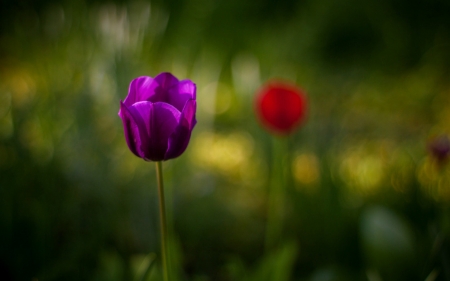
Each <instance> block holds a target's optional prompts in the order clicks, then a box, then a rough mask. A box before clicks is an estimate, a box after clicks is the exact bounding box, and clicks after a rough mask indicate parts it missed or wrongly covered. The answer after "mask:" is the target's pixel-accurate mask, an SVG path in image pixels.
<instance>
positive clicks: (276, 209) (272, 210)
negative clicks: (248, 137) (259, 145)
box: [264, 137, 287, 252]
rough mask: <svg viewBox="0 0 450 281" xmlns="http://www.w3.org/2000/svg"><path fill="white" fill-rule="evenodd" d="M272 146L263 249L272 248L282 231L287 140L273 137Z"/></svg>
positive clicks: (267, 250) (268, 249)
mask: <svg viewBox="0 0 450 281" xmlns="http://www.w3.org/2000/svg"><path fill="white" fill-rule="evenodd" d="M272 141H273V148H272V167H271V171H272V173H271V175H270V181H269V191H268V194H267V224H266V234H265V241H264V242H265V245H264V247H265V250H266V252H269V251H270V250H273V248H274V247H275V246H277V245H276V244H277V243H278V242H279V239H280V238H281V234H282V231H283V219H284V218H283V216H284V212H283V208H284V203H285V202H284V200H285V199H284V197H285V194H284V193H285V185H286V181H285V177H284V172H285V167H284V164H285V163H284V162H285V161H284V160H285V159H284V158H285V156H286V150H287V140H286V139H284V138H282V139H281V138H277V137H274V138H273V139H272Z"/></svg>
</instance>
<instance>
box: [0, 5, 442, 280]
mask: <svg viewBox="0 0 450 281" xmlns="http://www.w3.org/2000/svg"><path fill="white" fill-rule="evenodd" d="M449 15H450V2H449V1H445V0H442V1H439V0H432V1H424V0H412V1H411V0H408V1H407V0H367V1H356V0H340V1H331V0H314V1H312V0H304V1H293V0H290V1H275V0H261V1H241V0H170V1H163V0H155V1H115V2H110V1H75V0H63V1H53V0H47V1H31V0H19V1H12V0H2V1H0V279H1V280H39V281H45V280H133V278H136V277H137V272H139V270H140V269H139V267H140V266H141V265H142V262H145V261H146V260H147V261H148V258H150V257H151V256H148V253H150V252H155V253H159V240H158V239H159V232H158V225H159V224H158V216H157V211H158V206H157V189H156V180H155V169H154V165H153V164H152V163H147V162H145V161H143V160H142V159H139V158H137V157H135V156H134V155H133V154H132V153H131V152H130V151H129V150H128V148H127V145H126V143H125V139H124V136H123V128H122V123H121V120H120V118H119V117H118V115H117V112H118V110H119V101H120V100H121V99H124V98H125V96H126V95H127V92H128V85H129V82H130V81H131V80H132V79H133V78H135V77H137V76H142V75H148V76H155V75H157V74H158V73H160V72H163V71H170V72H172V73H173V74H174V75H175V76H177V77H178V78H180V79H186V78H189V79H192V80H193V81H194V82H195V83H196V84H197V90H198V91H197V103H198V110H197V120H198V124H197V126H196V127H195V129H194V131H193V135H192V138H191V142H190V144H189V147H188V149H187V150H186V152H185V153H184V154H183V155H182V156H181V157H179V158H177V159H175V160H171V161H167V162H165V163H164V175H165V181H166V182H165V183H166V192H167V200H168V205H167V207H168V210H169V217H170V218H171V223H170V227H171V229H173V231H174V233H175V236H174V237H173V238H172V241H171V247H172V250H171V253H172V258H173V260H174V262H175V263H176V264H175V265H176V266H177V268H178V271H177V275H178V279H179V280H195V281H207V280H214V281H226V280H277V281H283V280H286V281H287V280H314V281H319V280H323V281H327V280H370V281H377V280H425V279H426V280H428V281H431V280H450V254H449V244H448V243H449V240H448V239H449V238H450V210H449V206H450V205H449V203H450V167H449V166H448V165H447V163H446V161H445V160H446V159H445V158H446V157H447V156H448V153H447V154H446V153H445V149H444V150H443V151H444V152H442V151H441V155H440V156H439V157H441V158H439V157H437V156H438V155H436V154H433V153H431V150H430V146H433V145H436V144H437V143H440V144H441V145H443V146H444V148H445V146H446V145H447V146H448V145H449V144H448V139H447V136H448V134H449V133H450V79H449V78H450V76H449V74H450V72H449V71H450V52H449V50H450V16H449ZM271 78H279V79H283V80H287V81H291V82H294V83H296V84H297V85H299V86H300V87H301V88H302V89H304V90H305V92H306V93H307V95H308V118H307V120H306V121H305V123H304V125H303V126H302V127H301V128H299V130H297V131H296V132H294V133H293V134H292V135H290V136H289V137H288V138H286V140H285V141H286V142H287V143H288V146H289V147H288V149H289V154H288V155H285V157H284V158H283V159H274V157H273V155H274V153H273V150H272V147H273V145H272V142H273V136H272V135H270V133H268V132H267V131H265V130H264V129H263V128H262V127H261V126H260V125H259V123H258V121H257V120H256V118H255V114H254V110H253V109H254V96H255V92H256V91H257V90H258V89H259V88H260V87H261V85H262V83H264V82H266V81H267V80H269V79H271ZM442 159H443V160H442ZM280 161H282V163H284V164H283V165H284V166H285V167H287V169H286V171H285V176H286V183H287V185H286V190H287V191H286V192H287V193H288V196H287V200H286V202H285V210H286V216H285V217H284V231H283V236H282V237H283V238H282V239H281V240H280V243H279V244H280V246H279V248H278V249H277V250H276V251H273V252H267V251H265V250H264V247H263V244H264V227H265V221H266V214H267V210H266V191H267V188H268V185H269V182H270V178H271V175H272V172H271V171H273V170H274V169H273V168H274V163H279V162H280ZM427 278H428V279H427ZM148 280H158V266H156V267H155V271H154V272H153V273H151V274H150V275H149V277H148Z"/></svg>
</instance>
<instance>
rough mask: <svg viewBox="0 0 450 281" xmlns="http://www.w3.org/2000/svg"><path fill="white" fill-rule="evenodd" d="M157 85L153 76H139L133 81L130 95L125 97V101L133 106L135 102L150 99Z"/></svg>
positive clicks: (129, 91)
mask: <svg viewBox="0 0 450 281" xmlns="http://www.w3.org/2000/svg"><path fill="white" fill-rule="evenodd" d="M157 87H158V84H157V83H155V81H154V79H153V78H152V77H148V76H141V77H138V78H136V79H134V80H133V81H131V83H130V88H129V90H128V96H127V97H126V98H125V101H124V103H125V104H126V105H127V106H131V105H132V104H133V103H136V102H139V101H150V97H151V96H152V95H153V93H154V91H155V88H157Z"/></svg>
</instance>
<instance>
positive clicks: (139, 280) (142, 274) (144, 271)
mask: <svg viewBox="0 0 450 281" xmlns="http://www.w3.org/2000/svg"><path fill="white" fill-rule="evenodd" d="M155 260H156V254H155V253H150V254H148V255H147V256H146V257H145V258H144V260H143V261H142V264H141V266H140V268H139V270H138V272H137V274H136V281H145V280H147V277H148V275H149V274H150V271H151V270H152V268H153V266H154V265H155Z"/></svg>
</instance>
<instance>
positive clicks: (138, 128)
mask: <svg viewBox="0 0 450 281" xmlns="http://www.w3.org/2000/svg"><path fill="white" fill-rule="evenodd" d="M150 109H151V108H150ZM119 115H120V117H121V118H122V123H123V129H124V133H125V140H126V142H127V145H128V147H129V148H130V150H131V152H133V153H134V155H136V156H138V157H141V158H144V151H143V149H142V145H143V143H147V142H148V141H149V136H148V133H147V132H146V131H145V122H144V120H143V119H142V118H141V115H140V114H136V112H135V110H134V109H132V108H129V107H127V106H126V105H125V104H124V103H123V102H120V112H119Z"/></svg>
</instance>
